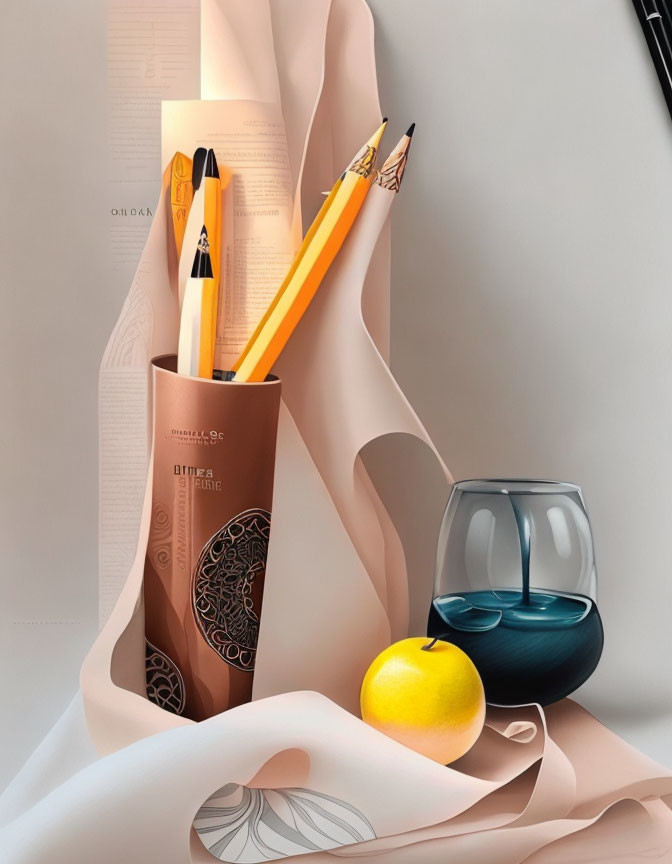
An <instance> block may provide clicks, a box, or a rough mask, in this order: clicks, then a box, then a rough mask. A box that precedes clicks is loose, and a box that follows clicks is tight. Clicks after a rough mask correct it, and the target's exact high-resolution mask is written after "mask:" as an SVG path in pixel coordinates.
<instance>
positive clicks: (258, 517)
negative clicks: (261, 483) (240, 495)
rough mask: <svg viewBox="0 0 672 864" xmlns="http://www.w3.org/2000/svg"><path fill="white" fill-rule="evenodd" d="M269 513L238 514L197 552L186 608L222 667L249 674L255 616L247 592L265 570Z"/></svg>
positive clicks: (253, 654)
mask: <svg viewBox="0 0 672 864" xmlns="http://www.w3.org/2000/svg"><path fill="white" fill-rule="evenodd" d="M270 531H271V514H270V513H269V512H268V510H262V509H260V508H255V509H251V510H245V511H244V512H242V513H239V514H238V515H237V516H235V517H234V518H233V519H231V520H230V521H229V522H227V523H226V525H224V526H223V527H222V528H220V530H219V531H217V533H216V534H214V535H213V536H212V537H211V538H210V539H209V540H208V542H207V543H206V544H205V546H204V547H203V550H202V551H201V554H200V556H199V559H198V562H197V564H196V567H195V569H194V576H193V581H192V605H193V612H194V617H195V618H196V621H197V623H198V626H199V629H200V631H201V633H202V634H203V638H204V639H205V641H206V642H207V643H208V645H209V646H210V647H211V648H212V649H213V651H216V652H217V654H219V656H220V657H221V658H222V660H224V661H225V662H226V663H229V664H230V665H231V666H234V667H236V668H237V669H242V670H243V671H246V672H252V671H254V661H255V658H256V652H257V639H258V637H259V615H258V614H257V612H255V610H254V604H253V597H252V590H253V587H254V583H255V581H256V580H259V579H261V578H263V576H264V573H265V571H266V555H267V553H268V539H269V536H270Z"/></svg>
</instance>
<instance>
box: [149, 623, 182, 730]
mask: <svg viewBox="0 0 672 864" xmlns="http://www.w3.org/2000/svg"><path fill="white" fill-rule="evenodd" d="M145 682H146V687H147V698H148V699H149V701H150V702H153V703H154V704H155V705H158V706H159V708H163V709H164V710H165V711H170V712H171V713H172V714H182V712H183V711H184V706H185V703H186V688H185V686H184V678H183V677H182V673H181V672H180V670H179V668H178V666H177V664H176V663H174V662H173V661H172V660H171V659H170V657H168V655H167V654H164V653H163V651H160V650H159V649H158V648H157V647H156V646H155V645H152V643H151V642H150V641H149V640H148V639H145Z"/></svg>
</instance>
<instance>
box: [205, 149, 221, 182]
mask: <svg viewBox="0 0 672 864" xmlns="http://www.w3.org/2000/svg"><path fill="white" fill-rule="evenodd" d="M205 176H206V177H219V168H218V166H217V157H216V156H215V151H214V150H213V149H212V148H210V150H208V155H207V157H206V159H205Z"/></svg>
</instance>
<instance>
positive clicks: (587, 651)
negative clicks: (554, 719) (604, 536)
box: [427, 595, 604, 705]
mask: <svg viewBox="0 0 672 864" xmlns="http://www.w3.org/2000/svg"><path fill="white" fill-rule="evenodd" d="M465 596H468V595H465ZM427 635H428V636H430V637H431V638H432V639H435V638H438V639H443V640H444V641H445V642H452V643H453V644H454V645H457V646H458V648H461V649H462V650H463V651H464V652H465V654H467V655H468V656H469V657H470V658H471V660H472V661H473V663H474V665H475V666H476V668H477V669H478V671H479V674H480V676H481V679H482V680H483V686H484V688H485V698H486V700H487V701H488V702H489V703H490V704H494V705H523V704H526V703H529V702H538V703H539V704H541V705H550V704H551V703H552V702H557V701H558V699H563V698H564V697H565V696H569V694H570V693H573V692H574V691H575V690H576V689H577V688H578V687H580V686H581V684H583V683H584V682H585V681H587V680H588V678H589V677H590V676H591V675H592V674H593V672H594V671H595V668H596V666H597V664H598V662H599V659H600V656H601V654H602V647H603V645H604V631H603V629H602V620H601V618H600V614H599V612H598V611H597V606H596V605H595V603H592V604H591V608H590V611H589V612H588V614H587V615H586V617H585V618H584V619H582V620H581V621H580V622H579V623H577V624H573V625H572V626H570V627H558V628H553V629H549V628H544V629H541V628H539V629H533V628H529V629H517V628H515V629H514V628H508V627H501V626H498V627H494V628H493V629H490V630H485V631H479V632H466V631H464V630H457V629H455V628H454V627H451V626H450V625H449V624H447V623H446V621H445V620H444V619H443V618H442V617H441V615H439V613H438V612H437V611H436V609H435V607H434V604H432V606H431V607H430V611H429V621H428V623H427Z"/></svg>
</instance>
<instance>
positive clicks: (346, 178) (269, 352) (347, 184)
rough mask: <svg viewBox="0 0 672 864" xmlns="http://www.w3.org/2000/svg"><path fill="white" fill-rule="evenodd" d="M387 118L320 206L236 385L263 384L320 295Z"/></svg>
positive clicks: (369, 175) (239, 366) (360, 199)
mask: <svg viewBox="0 0 672 864" xmlns="http://www.w3.org/2000/svg"><path fill="white" fill-rule="evenodd" d="M386 123H387V120H386V119H385V120H384V121H383V123H382V124H381V126H380V127H379V128H378V129H377V130H376V132H374V134H373V135H372V136H371V138H370V139H369V140H368V141H367V142H366V144H365V145H364V147H362V149H361V150H360V151H359V152H358V153H357V155H356V156H355V158H354V159H353V161H352V162H351V163H350V165H349V166H348V168H347V170H346V171H345V173H344V174H343V175H342V176H341V177H340V178H339V180H337V181H336V184H335V186H334V188H333V189H332V191H331V192H330V194H329V197H328V198H327V200H326V201H325V202H324V204H323V205H322V207H321V208H320V211H319V213H318V214H317V217H316V218H315V220H314V222H313V224H312V225H311V227H310V229H309V231H308V233H307V234H306V238H305V240H304V242H303V244H302V246H301V248H300V250H299V252H298V254H297V256H296V259H295V260H294V262H293V264H292V267H291V268H290V271H289V273H288V274H287V277H286V278H285V280H284V282H283V283H282V285H281V286H280V288H279V290H278V292H277V293H276V295H275V297H274V298H273V300H272V302H271V304H270V306H269V308H268V310H267V311H266V314H265V315H264V317H263V318H262V320H261V322H260V323H259V325H258V327H257V329H256V330H255V331H254V333H253V334H252V337H251V338H250V339H249V341H248V343H247V345H246V346H245V349H244V351H243V352H242V354H241V356H240V357H239V359H238V361H237V362H236V364H235V366H234V369H235V372H236V374H235V380H236V381H263V380H264V379H265V378H266V376H267V375H268V373H269V372H270V370H271V367H272V366H273V364H274V363H275V361H276V360H277V358H278V356H279V354H280V352H281V351H282V349H283V348H284V347H285V345H286V344H287V341H288V339H289V337H290V336H291V335H292V333H293V332H294V329H295V327H296V325H297V324H298V323H299V321H300V320H301V317H302V315H303V314H304V312H305V311H306V309H307V308H308V305H309V304H310V301H311V300H312V299H313V297H314V296H315V293H316V291H317V289H318V288H319V287H320V283H321V282H322V279H323V278H324V275H325V273H326V272H327V270H328V269H329V267H330V266H331V263H332V261H333V260H334V258H335V257H336V254H337V253H338V250H339V249H340V248H341V246H342V245H343V241H344V240H345V238H346V237H347V235H348V232H349V231H350V228H351V227H352V224H353V222H354V221H355V218H356V216H357V214H358V213H359V210H360V208H361V206H362V204H363V203H364V199H365V198H366V194H367V192H368V191H369V187H370V186H371V182H372V180H373V169H374V166H375V163H376V153H377V151H378V145H379V144H380V139H381V138H382V135H383V132H384V131H385V125H386Z"/></svg>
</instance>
